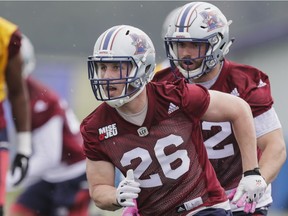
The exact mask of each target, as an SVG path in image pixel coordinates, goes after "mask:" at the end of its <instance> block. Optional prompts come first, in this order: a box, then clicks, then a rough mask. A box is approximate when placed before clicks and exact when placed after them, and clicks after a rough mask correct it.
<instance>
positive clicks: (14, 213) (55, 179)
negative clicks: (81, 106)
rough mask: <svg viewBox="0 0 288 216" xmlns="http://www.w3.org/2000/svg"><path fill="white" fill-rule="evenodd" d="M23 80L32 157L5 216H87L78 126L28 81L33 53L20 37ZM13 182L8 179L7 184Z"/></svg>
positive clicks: (46, 91) (52, 95) (53, 97)
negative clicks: (17, 192)
mask: <svg viewBox="0 0 288 216" xmlns="http://www.w3.org/2000/svg"><path fill="white" fill-rule="evenodd" d="M21 55H22V56H23V59H24V68H23V76H24V77H25V81H26V83H27V86H28V92H29V96H30V110H31V117H32V143H33V153H32V156H31V158H30V166H29V169H28V173H27V176H26V178H25V179H24V180H23V181H22V182H21V183H20V184H19V186H20V187H21V188H22V189H23V190H22V191H21V194H20V195H19V196H18V197H17V199H16V201H15V203H13V204H12V206H11V208H10V212H9V215H10V216H44V215H47V216H48V215H70V216H87V215H88V210H89V203H90V196H89V191H88V186H87V180H86V173H85V156H84V154H83V150H82V144H83V140H82V137H81V134H80V131H79V125H80V124H79V121H78V120H77V118H76V116H75V114H74V113H73V111H72V110H71V109H70V108H69V107H68V106H67V102H66V101H64V100H63V99H60V98H59V96H58V95H57V93H56V92H54V91H53V90H51V89H50V88H49V87H47V86H46V85H44V84H42V83H41V82H40V81H38V80H36V79H34V78H33V76H32V75H31V73H32V72H33V71H34V68H35V54H34V48H33V45H32V43H31V42H30V40H29V39H28V38H27V37H26V36H24V35H23V39H22V47H21ZM13 182H14V179H13V178H11V177H10V178H8V183H10V184H9V185H11V183H13Z"/></svg>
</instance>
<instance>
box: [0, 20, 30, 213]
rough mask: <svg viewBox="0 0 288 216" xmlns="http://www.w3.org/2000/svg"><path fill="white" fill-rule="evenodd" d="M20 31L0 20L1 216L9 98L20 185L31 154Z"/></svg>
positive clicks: (16, 169) (4, 180)
mask: <svg viewBox="0 0 288 216" xmlns="http://www.w3.org/2000/svg"><path fill="white" fill-rule="evenodd" d="M20 47H21V32H20V30H19V28H18V26H17V25H15V24H13V23H12V22H10V21H8V20H6V19H4V18H2V17H0V216H2V215H4V213H3V206H4V204H5V193H6V190H5V188H6V187H5V186H6V173H7V169H8V166H9V155H8V135H7V128H6V127H7V125H6V120H5V116H4V108H3V102H4V100H5V99H6V97H8V99H9V102H10V104H11V111H12V115H13V120H14V123H15V127H16V130H17V145H18V146H17V147H16V156H15V158H14V160H13V162H12V165H11V169H12V174H13V175H17V176H18V180H17V181H16V182H15V183H14V184H15V185H17V184H19V183H20V182H21V181H22V180H23V179H24V177H25V175H26V173H27V169H28V162H29V156H30V155H31V151H32V149H31V131H30V130H31V129H30V128H31V120H30V119H31V118H30V111H29V98H28V93H27V87H26V84H25V82H24V79H23V78H22V74H21V73H22V65H23V63H22V58H21V55H20V52H19V50H20Z"/></svg>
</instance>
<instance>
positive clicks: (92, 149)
mask: <svg viewBox="0 0 288 216" xmlns="http://www.w3.org/2000/svg"><path fill="white" fill-rule="evenodd" d="M94 113H95V111H94V112H92V113H91V114H90V115H89V116H87V117H86V118H85V119H84V120H83V121H82V122H81V125H80V132H81V135H82V138H83V152H84V155H85V156H86V157H87V158H88V159H90V160H92V161H110V159H109V158H108V156H107V155H106V153H105V151H103V149H102V148H101V145H100V142H99V136H101V135H99V133H98V132H97V131H96V130H95V128H98V127H97V123H96V122H95V121H94V118H93V115H94ZM99 120H100V119H99ZM91 125H93V126H91Z"/></svg>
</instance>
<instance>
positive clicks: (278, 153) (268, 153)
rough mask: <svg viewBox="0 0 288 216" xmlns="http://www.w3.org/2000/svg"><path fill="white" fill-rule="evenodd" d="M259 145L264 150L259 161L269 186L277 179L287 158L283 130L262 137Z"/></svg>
mask: <svg viewBox="0 0 288 216" xmlns="http://www.w3.org/2000/svg"><path fill="white" fill-rule="evenodd" d="M268 124H269V123H268ZM257 145H258V147H259V148H260V149H261V150H262V156H261V158H260V160H259V167H260V170H261V174H262V176H263V177H264V178H265V181H266V182H267V184H269V183H271V182H272V181H273V180H274V179H275V178H276V177H277V175H278V173H279V171H280V169H281V167H282V165H283V164H284V162H285V160H286V157H287V156H286V146H285V141H284V138H283V132H282V129H281V128H278V129H276V130H273V131H271V132H269V133H267V134H264V135H262V136H260V137H259V138H258V139H257Z"/></svg>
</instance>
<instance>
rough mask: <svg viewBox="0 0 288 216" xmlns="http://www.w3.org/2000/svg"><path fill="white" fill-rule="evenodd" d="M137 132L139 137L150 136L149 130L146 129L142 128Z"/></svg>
mask: <svg viewBox="0 0 288 216" xmlns="http://www.w3.org/2000/svg"><path fill="white" fill-rule="evenodd" d="M137 132H138V135H139V136H140V137H145V136H147V135H148V134H149V131H148V129H147V128H146V127H141V128H139V129H138V130H137Z"/></svg>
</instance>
